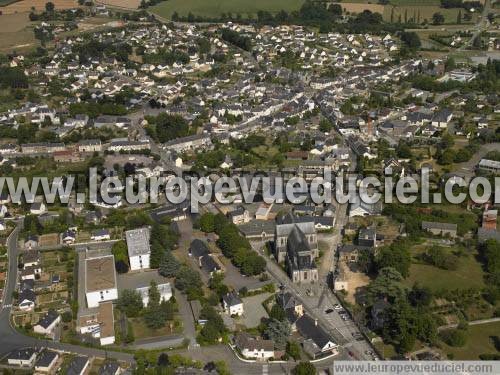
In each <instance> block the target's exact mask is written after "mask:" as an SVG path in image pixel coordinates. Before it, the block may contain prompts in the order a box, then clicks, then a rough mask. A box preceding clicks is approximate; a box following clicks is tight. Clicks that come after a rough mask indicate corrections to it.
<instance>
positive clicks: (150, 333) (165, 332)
mask: <svg viewBox="0 0 500 375" xmlns="http://www.w3.org/2000/svg"><path fill="white" fill-rule="evenodd" d="M130 322H131V323H132V327H133V328H134V336H135V339H136V340H140V339H145V338H149V337H158V336H169V335H175V334H177V333H179V331H178V329H176V327H175V324H174V322H173V321H172V326H173V329H172V330H171V329H170V326H169V324H168V323H167V325H166V326H165V327H163V328H160V329H151V328H149V327H148V326H147V325H146V324H145V323H144V320H143V319H142V318H131V319H130Z"/></svg>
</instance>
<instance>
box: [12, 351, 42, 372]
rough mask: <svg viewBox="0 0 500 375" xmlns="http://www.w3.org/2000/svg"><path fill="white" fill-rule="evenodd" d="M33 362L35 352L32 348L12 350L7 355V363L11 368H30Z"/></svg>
mask: <svg viewBox="0 0 500 375" xmlns="http://www.w3.org/2000/svg"><path fill="white" fill-rule="evenodd" d="M35 360H36V351H35V349H33V348H26V349H17V350H13V351H12V352H10V353H9V354H8V355H7V363H8V364H9V365H11V366H19V367H29V368H32V367H33V366H34V365H35Z"/></svg>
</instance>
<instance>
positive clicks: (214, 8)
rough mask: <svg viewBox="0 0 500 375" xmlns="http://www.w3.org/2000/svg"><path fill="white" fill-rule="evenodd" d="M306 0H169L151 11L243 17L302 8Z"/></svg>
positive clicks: (162, 13)
mask: <svg viewBox="0 0 500 375" xmlns="http://www.w3.org/2000/svg"><path fill="white" fill-rule="evenodd" d="M303 3H304V0H272V1H269V0H253V1H248V0H169V1H165V2H162V3H160V4H158V5H155V6H154V7H152V8H151V11H153V12H154V13H156V14H158V15H159V16H161V17H164V18H167V19H170V17H171V16H172V14H173V13H174V12H177V13H179V15H181V16H185V15H187V14H188V13H189V12H191V13H193V14H194V15H195V16H203V17H217V16H220V15H221V14H222V13H226V14H227V13H232V14H233V15H236V14H237V13H239V14H241V15H242V16H243V17H246V16H248V15H249V14H250V15H252V16H255V15H256V14H257V12H258V11H259V10H265V11H268V12H279V11H280V10H282V9H283V10H286V11H287V12H290V11H293V10H298V9H300V7H301V5H302V4H303Z"/></svg>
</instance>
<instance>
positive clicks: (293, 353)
mask: <svg viewBox="0 0 500 375" xmlns="http://www.w3.org/2000/svg"><path fill="white" fill-rule="evenodd" d="M286 354H288V355H289V356H290V357H292V358H293V359H294V360H296V361H297V360H299V359H300V345H299V344H298V343H297V341H288V342H287V344H286Z"/></svg>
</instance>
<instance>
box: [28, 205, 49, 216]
mask: <svg viewBox="0 0 500 375" xmlns="http://www.w3.org/2000/svg"><path fill="white" fill-rule="evenodd" d="M45 211H47V207H46V206H45V203H43V202H34V203H32V204H31V207H30V213H31V214H32V215H41V214H43V213H44V212H45Z"/></svg>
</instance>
